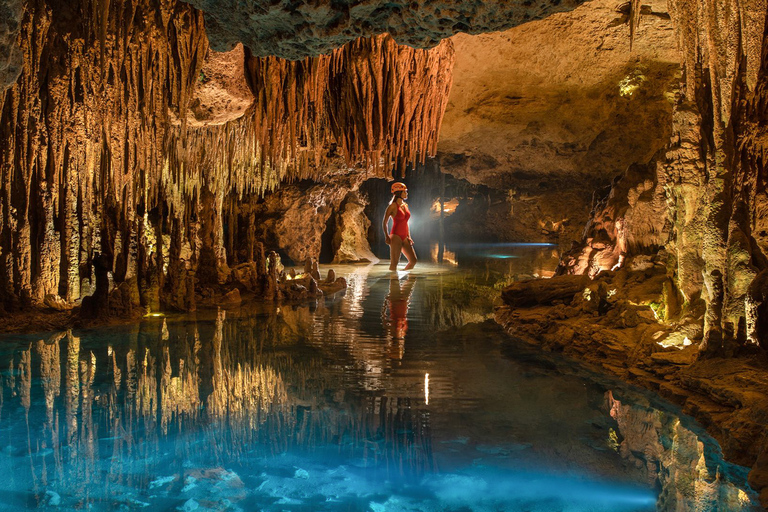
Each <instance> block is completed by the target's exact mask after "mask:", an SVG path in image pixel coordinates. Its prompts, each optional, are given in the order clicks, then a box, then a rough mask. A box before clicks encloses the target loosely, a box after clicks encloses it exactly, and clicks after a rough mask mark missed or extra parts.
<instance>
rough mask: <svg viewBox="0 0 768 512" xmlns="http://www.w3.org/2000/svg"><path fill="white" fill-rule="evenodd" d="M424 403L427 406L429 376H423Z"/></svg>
mask: <svg viewBox="0 0 768 512" xmlns="http://www.w3.org/2000/svg"><path fill="white" fill-rule="evenodd" d="M424 401H425V402H426V403H427V405H429V374H428V373H425V374H424Z"/></svg>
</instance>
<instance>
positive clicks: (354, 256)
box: [332, 192, 379, 263]
mask: <svg viewBox="0 0 768 512" xmlns="http://www.w3.org/2000/svg"><path fill="white" fill-rule="evenodd" d="M366 204H367V202H366V200H365V199H364V198H363V197H361V196H360V194H358V193H357V192H351V193H349V194H348V195H347V197H346V198H344V202H343V203H342V204H341V205H340V206H339V210H338V211H337V213H336V222H335V223H334V225H335V231H334V234H333V248H332V251H333V263H378V262H379V258H377V257H376V256H375V255H374V254H373V252H371V245H370V243H369V242H368V229H370V227H371V221H370V220H369V219H368V217H366V216H365V212H364V210H365V206H366Z"/></svg>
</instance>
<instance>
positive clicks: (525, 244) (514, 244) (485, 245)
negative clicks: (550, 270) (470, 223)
mask: <svg viewBox="0 0 768 512" xmlns="http://www.w3.org/2000/svg"><path fill="white" fill-rule="evenodd" d="M445 245H446V246H449V247H451V248H452V249H453V248H455V247H478V248H481V247H482V248H488V247H557V244H553V243H549V242H503V243H465V242H458V243H452V242H450V241H447V242H446V243H445Z"/></svg>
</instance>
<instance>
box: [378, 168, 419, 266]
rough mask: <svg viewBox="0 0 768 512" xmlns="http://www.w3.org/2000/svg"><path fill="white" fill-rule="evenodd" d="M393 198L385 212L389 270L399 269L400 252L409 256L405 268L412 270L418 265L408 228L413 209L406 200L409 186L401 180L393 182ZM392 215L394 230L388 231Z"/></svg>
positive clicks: (384, 226) (384, 225)
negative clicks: (411, 209) (409, 207)
mask: <svg viewBox="0 0 768 512" xmlns="http://www.w3.org/2000/svg"><path fill="white" fill-rule="evenodd" d="M391 190H392V200H391V201H390V202H389V206H388V207H387V211H386V213H384V223H383V224H382V227H383V228H384V236H385V241H386V242H387V245H389V258H390V259H389V270H397V264H398V263H399V261H400V253H403V254H405V257H406V258H408V264H407V265H406V266H405V270H410V269H412V268H413V267H414V265H416V261H417V260H416V253H415V252H414V251H413V240H412V239H411V232H410V230H409V229H408V219H410V218H411V211H410V210H409V209H408V205H407V204H406V203H405V200H406V199H408V188H407V187H406V186H405V185H404V184H403V183H400V182H395V183H393V184H392V189H391ZM390 217H392V231H390V232H387V227H388V224H389V218H390Z"/></svg>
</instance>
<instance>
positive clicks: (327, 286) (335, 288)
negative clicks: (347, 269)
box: [319, 277, 347, 296]
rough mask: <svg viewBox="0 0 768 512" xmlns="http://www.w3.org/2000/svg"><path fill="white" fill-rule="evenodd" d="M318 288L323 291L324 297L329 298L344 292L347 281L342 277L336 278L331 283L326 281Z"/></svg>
mask: <svg viewBox="0 0 768 512" xmlns="http://www.w3.org/2000/svg"><path fill="white" fill-rule="evenodd" d="M319 287H320V289H321V290H322V291H323V294H324V295H326V296H331V295H333V294H334V293H338V292H340V291H343V290H346V289H347V280H346V279H344V278H343V277H338V278H336V279H335V280H334V281H333V282H331V283H329V282H328V281H327V280H326V281H324V282H322V283H320V285H319Z"/></svg>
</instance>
